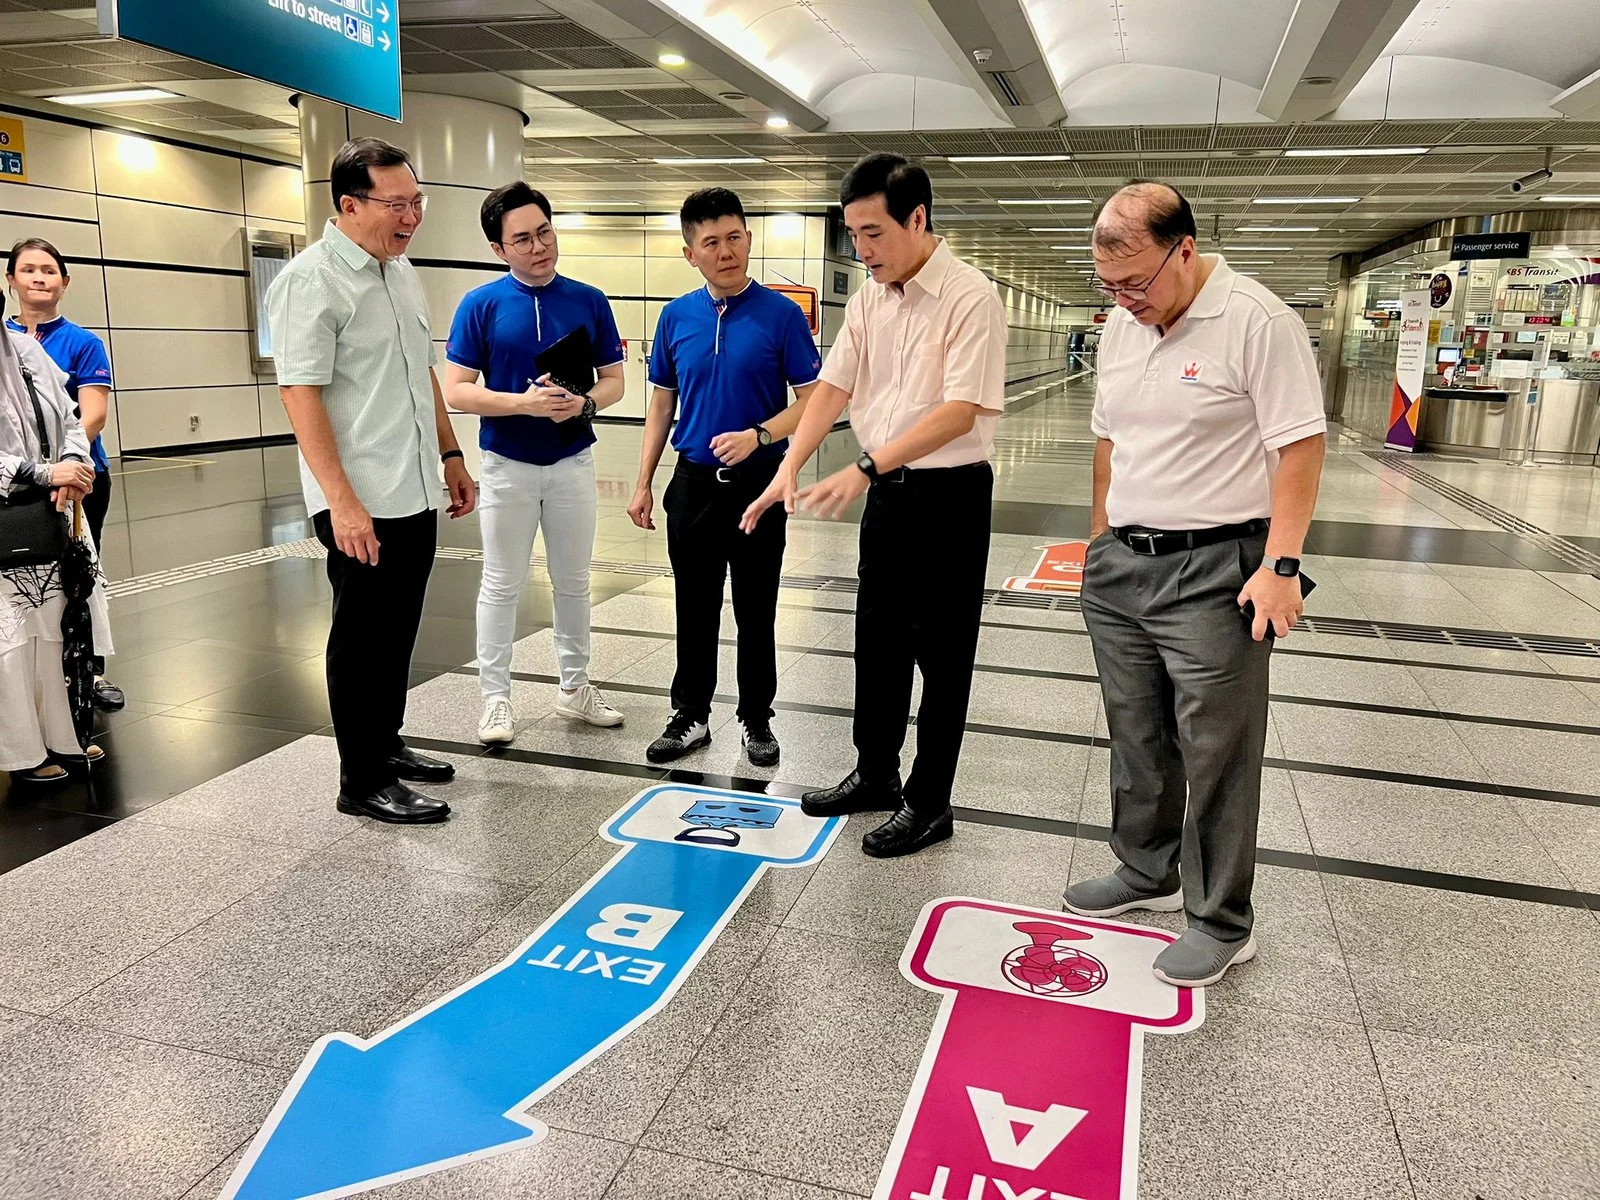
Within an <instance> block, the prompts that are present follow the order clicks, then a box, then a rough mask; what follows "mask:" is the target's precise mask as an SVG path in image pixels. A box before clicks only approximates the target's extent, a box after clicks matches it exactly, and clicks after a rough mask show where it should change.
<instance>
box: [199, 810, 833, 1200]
mask: <svg viewBox="0 0 1600 1200" xmlns="http://www.w3.org/2000/svg"><path fill="white" fill-rule="evenodd" d="M842 820H843V819H842V818H839V817H834V818H830V819H828V820H819V819H816V818H813V817H807V816H805V815H804V814H803V813H802V812H801V811H800V806H799V804H798V803H797V802H795V801H793V800H786V799H781V798H778V797H770V796H751V795H748V794H746V793H742V792H724V791H716V790H713V789H710V788H695V787H683V786H678V785H668V786H661V787H654V788H651V789H649V790H648V791H645V792H643V793H641V794H640V795H639V796H637V797H636V798H635V799H634V800H633V801H632V802H631V803H630V804H628V805H627V806H626V807H625V808H623V809H622V811H621V812H619V813H618V814H617V815H616V816H615V817H614V818H612V820H611V821H610V822H609V823H608V824H607V825H606V827H605V828H604V829H602V830H601V834H602V835H603V836H604V837H605V838H607V839H608V840H610V841H613V842H616V843H618V844H619V845H620V846H621V847H622V849H621V850H619V851H618V852H617V854H616V856H615V857H614V858H613V859H612V860H611V861H610V862H609V863H608V864H606V866H605V867H604V868H603V869H602V870H601V871H600V872H599V873H598V874H596V875H595V876H594V878H593V879H591V880H590V881H589V882H588V883H587V884H586V885H585V886H584V888H583V889H582V890H581V891H579V892H578V894H577V895H575V896H573V897H572V899H571V900H569V901H567V903H566V905H565V906H563V907H562V908H561V910H560V911H558V912H557V913H555V915H553V916H552V917H551V918H550V919H549V920H548V921H546V922H545V923H544V924H543V925H542V926H540V928H539V930H538V932H537V933H535V934H534V935H533V936H532V937H530V938H529V939H528V940H527V941H526V942H524V943H523V944H522V945H521V946H520V947H519V948H518V949H517V951H516V953H514V954H512V955H511V956H510V957H509V958H507V959H506V960H505V961H504V962H503V963H501V964H500V965H499V966H497V967H495V968H493V969H492V970H490V971H487V972H485V973H484V974H482V975H480V976H478V978H476V979H474V980H472V981H471V982H470V983H467V984H464V985H463V986H461V987H459V988H457V989H456V990H455V991H453V992H451V993H450V994H449V995H447V996H444V997H443V998H441V999H439V1000H437V1001H435V1002H434V1003H433V1004H430V1005H429V1006H428V1007H427V1008H425V1009H423V1010H422V1011H421V1012H418V1013H416V1014H415V1015H414V1016H411V1017H408V1018H407V1019H406V1020H404V1021H402V1022H400V1023H399V1024H398V1025H395V1026H393V1027H391V1028H389V1029H385V1030H384V1031H383V1032H381V1033H379V1034H376V1035H375V1036H373V1037H371V1038H369V1039H362V1038H358V1037H352V1036H351V1035H349V1034H344V1033H334V1034H329V1035H328V1036H326V1037H324V1038H322V1039H321V1040H320V1041H318V1042H317V1044H316V1045H315V1046H314V1047H312V1049H311V1052H310V1053H309V1054H308V1055H306V1060H305V1062H304V1063H302V1064H301V1066H300V1069H299V1070H298V1071H296V1072H295V1075H294V1078H293V1079H292V1080H290V1082H289V1087H288V1089H287V1090H286V1091H285V1092H284V1094H283V1096H282V1098H281V1099H280V1100H279V1101H278V1103H277V1104H276V1105H275V1106H274V1107H273V1110H272V1112H271V1114H270V1115H269V1116H268V1117H267V1120H266V1123H265V1124H264V1125H263V1126H262V1129H261V1132H260V1133H259V1134H257V1135H256V1138H255V1140H254V1141H253V1142H252V1143H251V1144H250V1148H249V1150H248V1151H247V1152H246V1154H245V1156H244V1158H243V1159H242V1160H241V1161H240V1163H239V1166H238V1168H237V1169H236V1170H235V1171H234V1173H233V1177H232V1178H231V1179H230V1180H229V1181H228V1186H227V1188H226V1189H224V1191H223V1193H222V1196H223V1200H228V1198H230V1197H237V1198H238V1200H312V1198H316V1200H332V1198H333V1197H338V1196H350V1195H354V1194H356V1193H358V1192H364V1191H367V1190H369V1189H371V1188H375V1187H379V1186H382V1185H384V1184H388V1183H394V1182H397V1181H398V1180H401V1179H407V1178H411V1177H412V1176H416V1175H426V1174H428V1173H430V1172H433V1171H438V1170H441V1169H443V1168H446V1167H450V1166H456V1165H459V1164H461V1163H465V1162H469V1161H471V1160H473V1159H477V1158H484V1157H488V1156H490V1155H494V1154H503V1153H505V1152H507V1151H509V1150H519V1149H525V1148H526V1147H528V1146H532V1145H534V1144H536V1143H537V1142H539V1141H540V1140H542V1139H543V1138H544V1136H545V1134H546V1133H547V1132H548V1130H547V1129H546V1128H545V1126H544V1125H542V1124H541V1123H540V1122H538V1121H536V1120H534V1119H533V1118H532V1117H529V1116H527V1115H525V1114H524V1112H523V1110H524V1109H526V1108H527V1107H528V1106H529V1105H531V1104H533V1103H534V1102H535V1101H537V1100H538V1099H539V1098H540V1097H542V1096H544V1095H545V1094H546V1093H547V1092H549V1091H550V1090H551V1089H553V1088H555V1087H556V1086H557V1085H559V1084H560V1083H561V1082H562V1081H563V1080H565V1079H566V1078H568V1077H569V1076H570V1075H572V1074H574V1073H575V1072H577V1071H579V1070H581V1069H582V1068H583V1066H584V1065H585V1064H587V1063H589V1062H591V1061H592V1060H593V1059H595V1058H596V1057H598V1056H599V1055H601V1054H603V1053H604V1052H605V1051H606V1050H607V1049H608V1048H609V1047H611V1046H612V1045H613V1044H615V1043H616V1042H618V1041H620V1040H621V1039H622V1038H624V1037H626V1036H627V1035H628V1033H630V1032H631V1031H632V1030H633V1029H634V1028H636V1027H637V1026H638V1025H640V1024H641V1023H643V1022H644V1021H646V1020H648V1019H649V1018H650V1017H651V1016H653V1015H654V1014H655V1013H657V1012H658V1011H660V1009H661V1008H662V1007H663V1006H664V1005H665V1004H666V1003H667V1001H668V1000H670V999H671V998H672V995H673V993H674V992H676V991H677V990H678V988H679V987H680V986H681V985H682V984H683V982H684V980H685V979H687V978H688V976H689V972H691V971H692V970H694V967H695V964H696V963H698V962H699V961H700V957H701V956H702V955H703V954H704V953H705V952H706V950H707V949H708V948H709V947H710V945H711V943H712V942H713V941H715V940H716V938H717V935H718V934H719V933H721V932H722V929H723V927H724V926H725V925H726V924H727V923H728V921H729V920H730V919H731V918H732V916H733V914H734V913H735V912H736V911H737V910H738V908H739V905H740V904H742V903H743V902H744V898H745V897H746V896H747V895H749V894H750V891H751V889H752V888H753V887H754V886H755V884H756V881H757V880H758V879H760V878H761V876H762V874H763V873H764V872H765V871H766V869H767V868H768V867H769V866H770V867H799V866H805V865H807V864H810V863H814V862H816V861H817V860H818V859H820V858H821V857H822V856H823V855H824V854H826V853H827V852H828V848H829V846H830V845H831V844H832V842H833V839H834V838H835V837H836V836H837V834H838V832H839V827H840V825H841V823H842Z"/></svg>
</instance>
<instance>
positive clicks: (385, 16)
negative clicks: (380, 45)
mask: <svg viewBox="0 0 1600 1200" xmlns="http://www.w3.org/2000/svg"><path fill="white" fill-rule="evenodd" d="M378 20H380V21H382V22H384V23H385V24H388V21H389V9H388V6H387V5H383V4H380V5H378ZM385 49H387V47H385Z"/></svg>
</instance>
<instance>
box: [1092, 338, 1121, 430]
mask: <svg viewBox="0 0 1600 1200" xmlns="http://www.w3.org/2000/svg"><path fill="white" fill-rule="evenodd" d="M1114 328H1115V327H1114V326H1113V325H1112V324H1111V322H1110V321H1107V322H1106V323H1105V324H1104V325H1103V326H1101V328H1100V345H1099V346H1098V347H1096V349H1095V357H1096V359H1097V361H1098V362H1099V363H1100V365H1101V366H1104V365H1105V364H1106V363H1108V362H1110V361H1111V352H1112V351H1111V342H1112V339H1113V338H1114V336H1115V334H1114V333H1113V332H1112V331H1113V329H1114ZM1089 432H1090V433H1092V434H1094V435H1095V437H1097V438H1110V437H1111V425H1110V423H1109V422H1108V421H1107V420H1106V376H1105V372H1104V371H1097V372H1096V373H1095V383H1094V408H1093V409H1092V410H1091V411H1090V413H1089Z"/></svg>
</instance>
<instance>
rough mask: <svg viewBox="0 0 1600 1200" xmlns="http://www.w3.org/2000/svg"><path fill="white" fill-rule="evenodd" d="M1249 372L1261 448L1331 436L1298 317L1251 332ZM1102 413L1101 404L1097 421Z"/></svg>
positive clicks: (1281, 316)
mask: <svg viewBox="0 0 1600 1200" xmlns="http://www.w3.org/2000/svg"><path fill="white" fill-rule="evenodd" d="M1244 368H1245V382H1246V385H1247V386H1248V388H1249V390H1250V397H1251V399H1252V400H1254V401H1255V406H1256V424H1257V425H1258V426H1259V427H1260V429H1261V444H1262V445H1263V446H1265V447H1266V448H1267V449H1268V450H1279V449H1282V448H1283V447H1284V446H1287V445H1289V444H1290V443H1292V442H1298V441H1302V440H1304V439H1305V438H1308V437H1315V436H1316V435H1317V434H1319V433H1326V432H1327V431H1328V419H1327V417H1326V416H1325V415H1324V414H1323V411H1322V380H1321V379H1320V378H1319V376H1318V375H1317V360H1316V357H1315V356H1314V355H1313V354H1312V353H1311V338H1310V336H1309V335H1308V334H1307V333H1306V327H1305V322H1303V321H1302V320H1301V319H1300V318H1299V317H1298V316H1296V315H1295V314H1294V313H1292V312H1279V313H1276V314H1274V315H1273V316H1270V317H1268V318H1267V320H1266V321H1265V322H1264V323H1263V324H1262V325H1261V326H1260V327H1258V328H1257V329H1256V330H1255V331H1254V332H1252V333H1251V334H1250V335H1249V337H1247V338H1246V339H1245V346H1244ZM1098 412H1099V404H1098V401H1097V402H1096V414H1097V417H1098ZM1102 436H1103V435H1102Z"/></svg>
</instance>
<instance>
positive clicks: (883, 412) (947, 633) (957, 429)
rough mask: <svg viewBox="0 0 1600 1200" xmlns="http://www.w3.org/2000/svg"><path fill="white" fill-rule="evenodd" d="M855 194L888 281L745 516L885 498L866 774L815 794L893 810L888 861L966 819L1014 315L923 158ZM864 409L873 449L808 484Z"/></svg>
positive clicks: (860, 167) (895, 160) (880, 844)
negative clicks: (946, 218)
mask: <svg viewBox="0 0 1600 1200" xmlns="http://www.w3.org/2000/svg"><path fill="white" fill-rule="evenodd" d="M839 203H840V204H841V205H842V206H843V208H844V219H845V225H846V226H847V227H848V228H849V230H850V236H851V239H852V240H853V241H854V243H855V248H856V254H857V256H858V257H859V258H860V259H861V261H862V263H864V264H865V265H866V267H867V270H868V271H870V272H871V274H872V278H871V279H870V280H869V281H868V282H867V283H866V284H864V285H863V286H862V287H861V289H860V290H859V291H857V292H856V294H855V295H854V296H852V297H851V298H850V303H849V305H848V306H847V307H846V309H845V326H844V329H843V330H841V331H840V334H839V339H838V341H837V342H835V343H834V347H833V349H832V351H830V352H829V355H828V361H827V364H826V365H825V366H824V367H823V368H822V377H821V382H820V383H819V384H818V386H817V390H816V392H814V393H813V394H812V396H811V399H810V401H809V403H808V405H807V407H806V412H805V416H804V417H803V418H802V419H801V423H800V428H799V430H798V431H797V432H796V434H795V437H794V442H793V444H792V445H791V447H790V449H789V453H788V454H787V456H785V458H784V462H783V466H782V467H781V468H780V469H779V471H778V474H777V477H776V478H775V479H774V480H773V481H772V485H771V486H770V487H768V488H767V490H766V491H765V492H764V493H763V494H762V495H761V497H760V499H758V500H757V501H756V502H755V503H754V504H752V505H751V506H750V509H749V511H748V512H747V513H746V514H745V527H746V528H754V526H755V521H756V520H757V519H758V518H759V517H760V514H761V513H762V512H764V511H765V510H766V509H767V508H768V507H769V506H770V505H772V504H775V503H777V502H779V501H780V500H781V501H782V502H783V504H784V506H785V508H786V509H787V510H788V511H789V512H793V511H794V506H795V502H796V500H798V501H799V502H800V503H801V504H802V506H803V507H805V508H806V509H808V510H812V511H815V512H817V513H818V514H819V515H821V516H824V517H837V516H840V515H841V514H842V513H843V512H844V511H845V510H846V509H847V508H848V507H849V506H850V504H851V503H852V502H854V501H855V500H857V499H859V498H860V497H861V496H862V495H863V494H865V495H866V497H867V504H866V511H865V512H864V513H863V514H862V517H861V560H860V568H859V574H860V579H861V584H860V589H859V591H858V592H857V595H856V649H855V662H856V688H855V692H856V695H855V745H856V769H855V770H854V771H852V772H850V774H849V775H848V776H846V777H845V779H844V780H843V781H842V782H841V783H839V784H838V786H836V787H832V788H828V789H826V790H825V791H819V792H811V793H808V794H807V795H806V796H804V797H803V798H802V801H801V803H802V806H803V807H804V809H805V811H806V812H807V813H809V814H811V815H812V816H834V815H836V814H840V813H855V812H873V811H882V810H888V811H890V812H892V814H893V815H892V816H890V818H889V820H888V821H887V822H886V823H885V824H883V825H882V826H881V827H879V828H877V829H874V830H873V831H872V832H870V833H868V834H867V835H866V837H865V838H864V839H863V841H862V844H861V848H862V850H863V851H864V852H865V853H867V854H869V855H872V856H873V857H875V858H891V857H896V856H899V855H903V854H914V853H915V852H916V851H918V850H921V849H922V848H923V847H925V846H931V845H933V844H934V843H936V842H940V841H943V840H944V839H945V838H948V837H949V836H950V835H951V833H952V830H953V826H952V823H951V811H950V793H951V789H952V788H953V787H954V785H955V775H956V764H957V762H958V761H959V759H960V757H961V740H962V735H963V734H964V732H965V730H966V721H967V701H968V698H969V696H970V694H971V691H972V667H973V662H974V660H975V659H976V657H977V651H978V618H979V614H980V613H981V611H982V609H983V585H984V576H985V573H986V570H987V568H988V563H989V506H990V500H991V498H992V495H993V491H994V472H993V471H992V470H991V469H990V467H989V455H990V452H991V451H992V449H993V446H994V425H995V420H996V419H997V418H998V417H999V415H1000V410H1001V408H1002V407H1003V406H1004V404H1005V365H1006V316H1005V308H1004V306H1003V305H1002V304H1001V303H1000V296H999V294H998V293H997V292H996V291H995V289H994V285H993V284H992V283H990V282H989V280H988V279H987V278H986V277H985V276H984V274H983V272H981V271H979V270H978V269H977V268H975V267H973V266H970V265H968V264H967V263H964V262H961V261H960V260H959V259H957V258H956V257H955V256H954V255H953V254H951V253H950V248H949V247H948V246H947V245H946V244H945V242H944V239H942V238H938V237H935V236H934V234H933V189H932V185H931V184H930V183H929V180H928V174H927V172H926V171H924V170H923V169H922V168H921V167H917V166H913V165H911V164H910V163H908V162H907V161H906V160H905V159H903V158H900V157H898V156H896V155H892V154H875V155H872V156H871V157H869V158H865V159H863V160H862V161H861V162H859V163H857V164H856V165H855V167H853V168H852V169H851V171H850V173H849V174H848V175H846V176H845V178H844V182H843V183H842V184H841V185H840V188H839ZM847 404H848V405H849V407H850V423H851V425H852V426H853V427H854V429H855V433H856V437H857V439H858V440H859V441H860V443H861V447H862V449H863V451H864V453H863V454H862V455H861V457H860V458H859V459H858V460H857V462H856V464H855V465H854V466H850V467H846V468H845V469H844V470H843V471H840V472H838V473H836V474H834V475H830V476H829V477H828V478H826V479H824V480H822V481H821V482H820V483H817V484H815V485H813V486H811V487H808V488H806V489H805V490H804V491H798V492H797V479H798V475H799V471H800V468H801V467H802V466H804V465H805V462H806V460H807V459H808V458H810V457H811V455H812V454H813V453H815V451H816V449H817V447H818V446H820V445H821V444H822V440H823V438H825V437H826V436H827V435H828V431H829V430H830V429H831V428H832V427H833V423H834V421H836V420H837V419H838V418H839V414H840V413H841V412H843V411H844V408H845V406H846V405H847ZM930 575H931V576H932V578H931V579H930V578H929V576H930ZM918 669H920V670H921V672H922V704H921V707H920V708H919V709H918V710H917V757H916V762H915V763H914V764H913V767H912V771H911V774H910V776H909V777H908V778H907V779H906V782H905V786H904V788H902V787H901V782H900V749H901V747H902V746H903V745H904V744H905V737H906V723H907V720H908V719H909V717H910V714H911V685H912V681H913V680H912V673H913V671H915V670H918Z"/></svg>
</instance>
